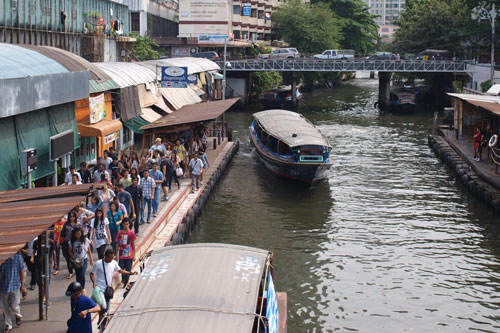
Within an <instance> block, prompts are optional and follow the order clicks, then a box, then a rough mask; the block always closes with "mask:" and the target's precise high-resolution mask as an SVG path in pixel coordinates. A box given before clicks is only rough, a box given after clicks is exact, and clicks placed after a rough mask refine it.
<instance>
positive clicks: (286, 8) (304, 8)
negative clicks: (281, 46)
mask: <svg viewBox="0 0 500 333" xmlns="http://www.w3.org/2000/svg"><path fill="white" fill-rule="evenodd" d="M340 30H341V26H340V23H339V20H338V19H337V18H336V17H335V14H334V13H333V11H332V10H331V9H330V7H329V6H328V5H327V4H324V3H317V4H312V5H306V4H303V3H300V2H299V1H298V0H292V1H290V2H289V3H287V4H284V5H283V6H281V7H280V9H279V10H278V11H277V12H275V13H273V31H274V32H276V34H277V35H278V36H279V37H280V38H282V39H283V40H284V41H285V42H287V43H289V44H290V45H291V46H293V47H296V48H297V49H298V50H299V51H300V52H302V53H305V54H311V53H320V52H323V51H324V50H326V49H335V48H338V47H339V41H341V40H342V39H343V35H342V33H341V31H340Z"/></svg>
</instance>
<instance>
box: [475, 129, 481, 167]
mask: <svg viewBox="0 0 500 333" xmlns="http://www.w3.org/2000/svg"><path fill="white" fill-rule="evenodd" d="M482 136H483V134H482V133H481V129H480V128H479V126H478V127H477V128H476V134H474V160H475V161H480V160H481V155H480V153H479V147H480V145H481V138H482Z"/></svg>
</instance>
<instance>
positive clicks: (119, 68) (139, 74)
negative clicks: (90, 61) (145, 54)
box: [94, 62, 156, 88]
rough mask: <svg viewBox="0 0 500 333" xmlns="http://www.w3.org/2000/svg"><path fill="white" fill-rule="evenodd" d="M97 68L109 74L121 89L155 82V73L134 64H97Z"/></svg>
mask: <svg viewBox="0 0 500 333" xmlns="http://www.w3.org/2000/svg"><path fill="white" fill-rule="evenodd" d="M94 65H96V66H97V67H99V68H100V69H102V70H103V71H104V72H105V73H106V74H108V75H109V76H110V77H111V78H112V79H113V80H114V81H115V82H116V83H118V85H119V86H120V88H126V87H130V86H136V85H139V84H145V83H150V82H154V81H155V80H156V75H155V72H154V71H152V70H150V69H149V68H146V67H144V66H141V65H138V64H137V63H132V62H96V63H94Z"/></svg>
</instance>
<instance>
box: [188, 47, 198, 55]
mask: <svg viewBox="0 0 500 333" xmlns="http://www.w3.org/2000/svg"><path fill="white" fill-rule="evenodd" d="M195 53H198V48H197V47H191V48H189V54H195Z"/></svg>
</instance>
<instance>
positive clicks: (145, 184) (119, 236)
mask: <svg viewBox="0 0 500 333" xmlns="http://www.w3.org/2000/svg"><path fill="white" fill-rule="evenodd" d="M169 139H170V141H169V142H167V143H166V144H164V143H162V139H161V138H157V139H156V140H155V143H154V145H153V146H152V147H151V148H150V149H149V150H148V151H147V152H145V153H143V154H141V156H140V157H139V156H138V155H137V154H136V153H133V154H132V155H131V156H130V157H129V156H128V155H127V154H126V153H124V152H121V153H117V152H116V151H114V150H113V149H110V150H109V151H105V152H104V156H103V157H99V158H97V164H96V165H95V166H94V167H93V169H91V168H88V167H87V165H86V163H84V162H82V163H81V164H80V169H79V170H77V169H76V167H75V166H73V165H72V166H70V168H69V169H70V170H69V172H68V173H67V174H66V176H65V183H66V185H77V184H86V183H88V184H90V183H99V184H100V185H101V186H97V187H96V188H97V189H96V190H94V191H93V193H91V194H90V196H89V198H87V200H85V201H82V202H81V203H80V204H78V205H76V206H75V207H74V208H73V209H72V210H71V211H69V212H68V213H67V214H66V215H64V216H63V217H61V218H60V219H58V220H57V222H55V223H54V226H53V228H52V229H50V230H49V235H50V239H49V240H48V244H49V248H48V250H41V249H43V248H44V247H42V246H41V244H45V243H46V240H45V235H44V234H42V235H40V236H39V237H37V238H35V239H34V240H33V241H31V242H29V243H27V244H26V246H25V247H24V248H23V249H22V250H21V251H20V253H18V254H16V255H14V256H13V257H11V258H10V259H9V260H7V261H6V262H5V263H4V264H2V265H1V266H0V278H1V281H0V303H1V306H2V309H3V312H4V318H5V325H6V328H5V330H4V332H10V330H12V328H13V323H12V317H11V315H10V314H11V312H10V311H11V310H12V311H13V312H14V314H15V321H16V324H17V325H18V326H19V325H21V323H22V320H21V319H22V315H21V312H20V306H19V305H20V299H21V297H25V295H26V288H25V281H24V275H25V274H24V270H25V265H26V267H27V269H28V270H29V271H30V272H31V280H30V283H29V289H30V290H34V288H35V286H36V285H41V286H43V285H44V283H45V281H43V279H42V281H39V278H38V277H39V276H41V275H42V274H40V273H41V272H40V271H39V270H40V269H41V267H43V270H44V272H43V275H44V276H45V275H46V276H49V277H50V276H54V275H58V274H59V273H60V271H59V269H60V262H61V253H62V256H63V257H64V260H65V261H66V267H67V270H68V272H67V273H68V274H67V276H66V278H67V279H68V280H71V279H72V278H73V277H74V278H75V279H76V281H75V282H73V283H71V284H70V286H69V287H68V290H67V295H68V296H71V310H72V312H71V319H70V320H68V327H69V330H68V332H72V331H74V332H76V331H78V332H80V331H81V330H78V329H77V328H78V327H90V331H91V325H90V316H89V314H90V313H92V312H99V313H100V314H101V315H103V314H104V313H105V312H106V311H107V310H108V309H107V308H109V298H108V297H106V302H105V303H106V304H107V306H106V308H102V307H100V306H99V305H98V304H95V303H94V302H93V301H92V300H91V299H90V298H88V297H87V296H85V295H86V291H85V290H86V289H85V288H86V282H87V281H86V272H87V267H88V266H89V265H90V266H92V270H91V273H90V279H91V281H92V284H93V287H94V288H95V287H99V289H100V290H101V291H104V290H105V289H106V288H107V287H109V286H111V283H112V276H113V274H114V272H116V271H118V272H120V273H121V274H122V283H123V286H124V287H127V286H128V281H129V279H128V277H129V275H131V274H133V273H131V269H132V264H133V258H134V253H135V241H136V239H137V236H138V235H139V230H140V225H141V224H143V223H150V222H151V215H152V216H153V217H156V216H157V214H158V209H159V204H160V196H161V195H162V194H163V198H162V199H161V200H163V201H167V200H168V199H169V198H168V194H169V191H171V186H172V182H174V183H175V184H177V187H178V188H180V182H179V179H180V178H181V177H184V175H186V172H189V174H190V176H191V191H192V192H194V191H195V190H197V189H199V187H200V185H201V184H202V182H203V173H204V170H205V169H206V168H208V166H209V162H208V158H207V156H206V154H205V150H206V136H205V134H204V131H199V132H197V134H196V135H195V136H194V137H193V140H192V145H191V147H187V143H185V142H183V140H181V138H180V137H177V136H171V137H170V138H169ZM189 148H190V149H189ZM188 151H190V152H191V154H190V155H188ZM146 210H147V214H146V212H145V211H146ZM47 251H48V255H49V266H48V267H46V265H44V264H43V260H44V255H45V254H47ZM93 251H95V252H96V254H97V258H98V260H97V261H96V262H95V263H94V258H93V255H92V253H93ZM115 254H116V258H117V259H118V260H117V261H115V260H114V259H115ZM49 283H50V278H49ZM26 285H27V284H26ZM42 289H45V288H42ZM43 298H44V302H45V295H43ZM75 325H76V326H75ZM82 325H83V326H82ZM72 327H75V328H74V329H73V330H72V329H71V328H72ZM83 331H85V332H87V331H88V330H83Z"/></svg>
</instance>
